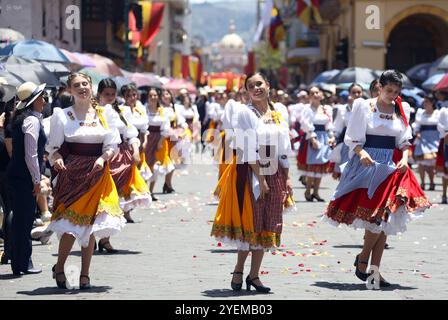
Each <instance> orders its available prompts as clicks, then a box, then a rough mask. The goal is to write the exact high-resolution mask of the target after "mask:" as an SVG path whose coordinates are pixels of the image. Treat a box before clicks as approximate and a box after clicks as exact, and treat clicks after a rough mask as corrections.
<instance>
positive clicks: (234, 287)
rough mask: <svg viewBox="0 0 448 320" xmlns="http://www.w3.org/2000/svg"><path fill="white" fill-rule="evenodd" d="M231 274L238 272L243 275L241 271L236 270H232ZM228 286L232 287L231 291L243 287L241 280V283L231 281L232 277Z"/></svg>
mask: <svg viewBox="0 0 448 320" xmlns="http://www.w3.org/2000/svg"><path fill="white" fill-rule="evenodd" d="M231 274H240V275H243V273H242V272H237V271H234V272H232V273H231ZM230 286H231V287H232V290H233V291H240V290H241V288H242V287H243V282H242V281H241V283H237V282H233V279H232V281H231V282H230Z"/></svg>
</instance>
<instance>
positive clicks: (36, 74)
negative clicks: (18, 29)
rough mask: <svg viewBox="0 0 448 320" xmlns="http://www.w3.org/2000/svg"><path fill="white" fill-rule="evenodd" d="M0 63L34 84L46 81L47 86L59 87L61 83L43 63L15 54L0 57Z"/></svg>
mask: <svg viewBox="0 0 448 320" xmlns="http://www.w3.org/2000/svg"><path fill="white" fill-rule="evenodd" d="M0 63H1V64H3V65H4V66H5V68H6V70H7V71H9V72H12V73H13V74H14V75H17V76H19V77H20V78H22V79H23V80H25V81H31V82H34V83H35V84H40V83H46V84H47V86H48V87H59V86H60V85H61V83H60V82H59V80H58V78H57V77H56V76H55V75H54V74H53V73H52V72H51V71H50V70H48V69H47V68H46V67H45V66H44V65H42V64H41V63H39V62H37V61H35V60H29V59H25V58H19V57H15V56H3V57H0Z"/></svg>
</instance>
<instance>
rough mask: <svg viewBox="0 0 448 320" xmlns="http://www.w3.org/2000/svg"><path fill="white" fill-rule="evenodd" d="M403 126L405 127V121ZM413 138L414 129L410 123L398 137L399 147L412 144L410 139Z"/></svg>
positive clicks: (397, 143)
mask: <svg viewBox="0 0 448 320" xmlns="http://www.w3.org/2000/svg"><path fill="white" fill-rule="evenodd" d="M403 127H404V123H403ZM411 139H412V129H411V126H409V125H408V126H407V127H406V128H403V130H402V131H401V133H400V135H399V136H398V137H397V139H396V146H397V148H398V149H400V150H401V149H403V148H405V147H409V146H410V145H411V143H410V142H409V140H411Z"/></svg>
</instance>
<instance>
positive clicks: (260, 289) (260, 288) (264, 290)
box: [246, 276, 271, 293]
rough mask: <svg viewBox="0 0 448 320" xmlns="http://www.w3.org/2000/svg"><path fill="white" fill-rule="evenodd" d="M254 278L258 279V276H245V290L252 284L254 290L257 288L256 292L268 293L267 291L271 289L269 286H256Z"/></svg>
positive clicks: (248, 289)
mask: <svg viewBox="0 0 448 320" xmlns="http://www.w3.org/2000/svg"><path fill="white" fill-rule="evenodd" d="M254 280H260V278H259V277H256V278H253V279H250V278H249V276H247V278H246V290H247V291H250V287H251V286H253V287H254V288H255V290H257V292H261V293H268V292H269V291H271V288H269V287H265V286H263V285H261V286H258V285H256V284H255V283H254Z"/></svg>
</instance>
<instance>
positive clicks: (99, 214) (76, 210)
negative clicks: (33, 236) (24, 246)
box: [48, 144, 126, 247]
mask: <svg viewBox="0 0 448 320" xmlns="http://www.w3.org/2000/svg"><path fill="white" fill-rule="evenodd" d="M76 145H77V147H76V148H75V152H74V153H76V154H71V153H70V154H69V155H68V156H67V157H66V158H65V167H66V168H67V169H66V170H64V171H61V172H59V173H58V175H57V180H56V185H55V186H54V188H53V196H54V201H53V206H54V207H53V215H52V222H51V223H50V225H49V226H48V228H49V230H51V231H53V232H55V233H56V234H57V235H58V237H59V238H60V237H62V235H64V234H71V235H73V236H74V237H75V238H76V239H77V240H78V242H79V244H80V245H81V246H82V247H87V246H88V245H89V239H90V236H91V235H92V234H94V235H95V236H97V237H100V238H106V237H110V236H112V235H114V234H116V233H117V232H119V231H121V229H122V228H123V227H124V225H125V224H126V220H125V219H124V218H123V212H122V210H121V209H120V206H119V197H118V192H117V189H116V187H115V183H114V180H113V179H112V176H111V174H110V169H109V164H105V167H104V169H103V170H101V171H97V172H92V168H93V166H94V164H95V161H96V160H97V159H98V157H99V156H100V155H101V145H99V146H98V150H97V151H96V153H97V154H95V155H92V153H90V154H89V152H86V153H85V154H84V155H83V154H82V153H83V148H84V147H83V145H85V144H76ZM84 151H86V150H84Z"/></svg>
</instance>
